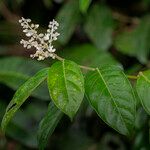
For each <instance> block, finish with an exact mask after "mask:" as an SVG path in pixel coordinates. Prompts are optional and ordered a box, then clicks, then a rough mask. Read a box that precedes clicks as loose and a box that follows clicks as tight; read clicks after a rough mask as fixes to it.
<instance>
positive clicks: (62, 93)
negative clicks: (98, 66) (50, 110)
mask: <svg viewBox="0 0 150 150" xmlns="http://www.w3.org/2000/svg"><path fill="white" fill-rule="evenodd" d="M48 87H49V92H50V96H51V98H52V100H53V102H54V104H55V105H56V106H57V107H58V108H59V109H61V110H62V111H63V112H64V113H65V114H67V115H68V116H69V117H70V118H71V119H73V117H74V115H75V114H76V112H77V111H78V109H79V107H80V104H81V102H82V100H83V97H84V78H83V75H82V73H81V70H80V68H79V66H78V65H77V64H76V63H74V62H72V61H69V60H63V61H62V62H56V63H55V64H53V65H52V66H51V68H50V69H49V73H48Z"/></svg>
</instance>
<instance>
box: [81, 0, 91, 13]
mask: <svg viewBox="0 0 150 150" xmlns="http://www.w3.org/2000/svg"><path fill="white" fill-rule="evenodd" d="M91 2H92V0H79V7H80V11H81V12H82V13H86V12H87V9H88V7H89V6H90V3H91Z"/></svg>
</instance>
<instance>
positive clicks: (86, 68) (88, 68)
mask: <svg viewBox="0 0 150 150" xmlns="http://www.w3.org/2000/svg"><path fill="white" fill-rule="evenodd" d="M54 56H55V58H56V59H58V60H60V61H63V60H65V59H64V58H62V57H60V56H58V55H57V54H55V53H54ZM79 67H80V68H82V69H85V70H91V71H95V70H96V68H92V67H87V66H82V65H79ZM127 77H128V78H129V79H134V80H136V79H137V78H138V77H137V76H132V75H127Z"/></svg>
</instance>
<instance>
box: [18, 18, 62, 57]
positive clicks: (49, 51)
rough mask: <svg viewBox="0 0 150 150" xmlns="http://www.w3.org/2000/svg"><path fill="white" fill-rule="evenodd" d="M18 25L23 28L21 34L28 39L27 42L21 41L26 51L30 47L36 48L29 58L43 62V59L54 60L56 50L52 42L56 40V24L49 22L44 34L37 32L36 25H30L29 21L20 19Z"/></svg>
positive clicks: (37, 26)
mask: <svg viewBox="0 0 150 150" xmlns="http://www.w3.org/2000/svg"><path fill="white" fill-rule="evenodd" d="M19 23H20V24H21V26H22V27H23V32H24V33H25V35H26V36H27V37H28V38H29V39H28V40H24V39H22V40H21V41H20V43H21V44H23V46H24V47H25V48H27V49H30V48H31V47H35V48H36V52H35V54H32V55H30V57H32V58H35V57H37V60H44V59H45V58H48V57H51V58H53V59H55V51H56V49H55V48H54V47H53V45H52V42H53V41H56V40H57V37H58V36H59V33H57V32H56V30H57V29H58V26H59V24H58V22H57V21H55V20H53V21H51V22H49V25H48V29H47V32H46V33H45V34H43V33H39V34H38V32H37V29H38V28H39V25H38V24H33V23H31V19H25V18H23V17H22V18H21V19H20V20H19Z"/></svg>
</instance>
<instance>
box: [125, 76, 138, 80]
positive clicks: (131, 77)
mask: <svg viewBox="0 0 150 150" xmlns="http://www.w3.org/2000/svg"><path fill="white" fill-rule="evenodd" d="M127 77H128V78H129V79H134V80H137V79H138V77H137V76H132V75H127Z"/></svg>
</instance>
